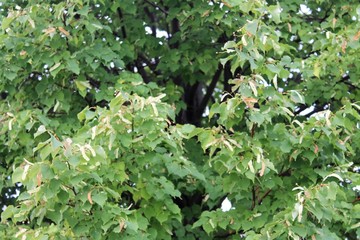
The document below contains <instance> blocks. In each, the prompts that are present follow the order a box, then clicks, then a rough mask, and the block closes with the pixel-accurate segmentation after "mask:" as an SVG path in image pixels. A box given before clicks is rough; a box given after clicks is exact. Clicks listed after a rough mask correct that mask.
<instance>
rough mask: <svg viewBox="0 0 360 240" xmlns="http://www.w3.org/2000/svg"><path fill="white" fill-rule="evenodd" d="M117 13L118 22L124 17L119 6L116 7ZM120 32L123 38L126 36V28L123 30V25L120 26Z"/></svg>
mask: <svg viewBox="0 0 360 240" xmlns="http://www.w3.org/2000/svg"><path fill="white" fill-rule="evenodd" d="M117 13H118V15H119V18H120V22H121V21H122V20H123V18H124V17H123V14H122V12H121V9H120V7H118V8H117ZM121 32H122V35H123V38H126V36H127V35H126V30H125V27H124V25H123V26H121Z"/></svg>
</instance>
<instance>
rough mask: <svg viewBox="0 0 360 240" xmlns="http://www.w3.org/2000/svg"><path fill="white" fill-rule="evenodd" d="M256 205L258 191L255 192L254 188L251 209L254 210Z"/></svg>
mask: <svg viewBox="0 0 360 240" xmlns="http://www.w3.org/2000/svg"><path fill="white" fill-rule="evenodd" d="M255 205H256V192H255V188H254V187H253V188H252V203H251V208H250V210H254V208H255Z"/></svg>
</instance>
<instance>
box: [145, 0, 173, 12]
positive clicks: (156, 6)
mask: <svg viewBox="0 0 360 240" xmlns="http://www.w3.org/2000/svg"><path fill="white" fill-rule="evenodd" d="M144 1H145V2H146V3H148V4H150V5H151V6H153V7H154V8H155V9H159V10H160V11H161V12H163V13H165V14H166V15H168V14H169V13H168V12H167V11H166V10H165V9H163V8H162V7H160V6H159V5H157V4H155V3H153V2H150V1H148V0H144Z"/></svg>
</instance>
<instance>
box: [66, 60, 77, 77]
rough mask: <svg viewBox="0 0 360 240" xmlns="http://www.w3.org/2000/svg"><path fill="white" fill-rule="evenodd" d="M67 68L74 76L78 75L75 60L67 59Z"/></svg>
mask: <svg viewBox="0 0 360 240" xmlns="http://www.w3.org/2000/svg"><path fill="white" fill-rule="evenodd" d="M67 68H68V69H69V70H70V71H72V72H73V73H75V74H76V75H79V74H80V67H79V64H78V62H77V61H76V59H67Z"/></svg>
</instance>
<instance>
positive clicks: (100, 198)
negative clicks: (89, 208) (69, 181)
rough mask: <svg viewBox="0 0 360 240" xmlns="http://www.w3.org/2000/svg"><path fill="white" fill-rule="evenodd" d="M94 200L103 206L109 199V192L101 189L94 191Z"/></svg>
mask: <svg viewBox="0 0 360 240" xmlns="http://www.w3.org/2000/svg"><path fill="white" fill-rule="evenodd" d="M92 200H93V201H94V202H96V203H97V204H99V205H100V206H101V207H103V206H104V204H105V202H106V200H107V194H106V192H103V191H101V192H98V191H97V192H94V193H93V194H92Z"/></svg>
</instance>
